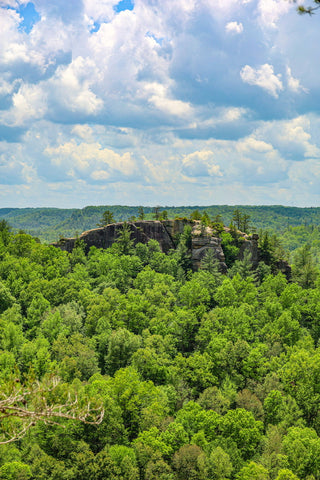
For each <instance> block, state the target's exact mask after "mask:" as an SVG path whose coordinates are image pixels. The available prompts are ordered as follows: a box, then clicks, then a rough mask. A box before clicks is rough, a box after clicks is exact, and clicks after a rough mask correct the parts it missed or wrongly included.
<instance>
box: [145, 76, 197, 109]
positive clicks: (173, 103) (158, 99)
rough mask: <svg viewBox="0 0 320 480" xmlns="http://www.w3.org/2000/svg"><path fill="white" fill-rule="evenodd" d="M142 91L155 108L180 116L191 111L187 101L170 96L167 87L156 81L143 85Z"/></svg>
mask: <svg viewBox="0 0 320 480" xmlns="http://www.w3.org/2000/svg"><path fill="white" fill-rule="evenodd" d="M144 92H145V94H146V96H147V99H148V101H149V102H150V103H151V104H153V105H154V106H155V107H156V108H157V109H159V110H161V111H163V112H165V113H168V114H170V115H176V116H178V117H180V116H185V115H190V114H191V112H192V109H191V106H190V104H189V103H188V102H182V101H181V100H175V99H173V98H170V96H169V92H168V88H167V87H165V86H164V85H161V84H159V83H156V82H153V83H147V84H146V85H145V86H144Z"/></svg>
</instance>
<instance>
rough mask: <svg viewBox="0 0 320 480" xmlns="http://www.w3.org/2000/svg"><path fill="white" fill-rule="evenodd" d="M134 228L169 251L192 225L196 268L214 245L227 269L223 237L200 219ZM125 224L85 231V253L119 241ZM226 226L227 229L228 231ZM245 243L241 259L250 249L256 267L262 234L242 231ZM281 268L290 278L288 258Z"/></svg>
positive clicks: (67, 245) (134, 233)
mask: <svg viewBox="0 0 320 480" xmlns="http://www.w3.org/2000/svg"><path fill="white" fill-rule="evenodd" d="M127 225H128V226H129V228H130V230H131V238H132V240H134V243H135V244H136V243H148V242H149V240H157V241H158V242H159V244H160V247H161V249H162V251H163V252H165V253H167V252H168V251H169V250H170V249H172V248H175V247H176V245H175V241H176V238H177V236H178V235H179V234H181V233H182V232H183V230H184V227H185V226H186V225H190V226H192V249H191V253H192V263H193V269H194V270H198V268H199V266H200V263H201V260H202V258H203V257H204V255H205V253H206V251H207V250H208V249H213V251H214V254H215V257H216V258H217V260H218V262H219V269H220V271H221V272H223V273H226V272H227V270H228V269H227V265H226V263H225V256H224V252H223V248H222V246H221V239H220V238H218V237H214V236H213V232H212V230H211V229H210V228H209V227H206V228H203V227H202V228H201V226H200V222H191V221H189V220H187V219H177V220H165V221H162V222H160V221H156V220H152V221H137V222H127ZM122 228H123V222H119V223H112V224H110V225H106V226H105V227H100V228H95V229H93V230H88V231H87V232H83V233H82V234H81V235H80V237H79V240H83V242H84V243H85V246H86V253H87V252H88V251H89V249H90V247H92V246H95V247H97V248H109V247H111V245H112V244H113V243H114V242H115V241H116V239H117V236H118V232H119V231H121V229H122ZM228 230H229V229H228V228H225V231H228ZM241 236H242V238H243V239H242V244H241V248H240V252H239V258H240V259H242V258H243V255H244V253H245V252H246V251H249V252H250V254H251V258H252V263H253V266H254V267H256V266H257V265H258V263H259V248H258V240H259V236H258V235H257V234H253V235H252V236H248V235H246V234H241ZM75 243H76V239H75V238H66V239H62V240H60V241H59V242H57V243H55V244H53V245H54V246H55V247H58V248H60V249H61V250H65V251H67V252H72V250H73V248H74V246H75ZM279 270H280V271H282V272H283V273H284V274H285V275H286V276H287V278H288V279H290V274H291V269H290V266H289V265H288V264H287V263H286V262H281V265H280V264H279Z"/></svg>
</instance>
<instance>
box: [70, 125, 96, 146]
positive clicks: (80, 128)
mask: <svg viewBox="0 0 320 480" xmlns="http://www.w3.org/2000/svg"><path fill="white" fill-rule="evenodd" d="M71 133H74V134H75V135H77V136H78V137H80V138H82V139H83V140H86V141H87V142H91V141H92V138H93V136H92V134H93V130H92V128H91V127H89V125H75V126H74V127H73V129H72V130H71Z"/></svg>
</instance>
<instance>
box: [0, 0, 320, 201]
mask: <svg viewBox="0 0 320 480" xmlns="http://www.w3.org/2000/svg"><path fill="white" fill-rule="evenodd" d="M0 23H1V26H2V28H1V31H0V45H1V48H0V199H1V204H2V206H43V205H44V206H61V207H67V206H69V207H73V206H85V205H88V204H110V203H122V204H123V203H127V204H151V205H155V204H167V205H170V204H171V205H179V204H187V203H189V204H198V205H199V204H219V203H221V204H235V203H237V204H244V203H247V204H270V203H271V204H287V205H301V206H309V205H319V203H320V202H319V193H318V191H319V189H318V190H317V188H318V186H319V184H320V171H319V168H318V165H319V163H318V162H319V155H320V136H319V133H318V132H319V122H320V120H319V111H318V110H319V104H320V103H319V101H318V97H319V96H320V92H319V89H320V87H319V82H318V78H319V73H320V71H319V70H320V65H319V62H318V61H317V56H316V50H315V49H314V43H315V41H316V40H317V38H318V18H316V17H313V18H305V17H303V18H301V17H299V16H298V15H297V14H296V12H295V7H294V5H292V4H291V3H290V2H288V1H286V0H251V1H247V0H241V1H238V0H237V1H236V0H227V1H226V0H224V1H222V0H197V1H196V0H162V1H160V0H135V1H134V2H133V1H129V0H128V1H127V0H126V1H121V2H119V1H117V0H70V1H69V2H67V3H66V2H65V1H63V0H56V1H55V2H48V1H47V0H33V1H32V2H28V1H27V0H0ZM292 32H294V35H293V34H292ZM301 45H302V46H303V48H302V49H301ZM311 66H312V68H311Z"/></svg>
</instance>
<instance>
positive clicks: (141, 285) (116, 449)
mask: <svg viewBox="0 0 320 480" xmlns="http://www.w3.org/2000/svg"><path fill="white" fill-rule="evenodd" d="M0 226H1V228H0V230H1V233H0V349H1V350H0V364H1V369H0V375H1V387H0V434H1V436H0V478H1V479H10V480H13V479H20V480H24V479H31V480H63V479H66V480H100V479H101V480H104V479H110V480H140V479H143V480H188V479H190V480H191V479H193V480H211V479H212V480H213V479H216V480H223V479H235V480H254V479H259V480H286V479H287V480H288V479H291V480H297V479H300V480H312V479H320V461H319V459H320V416H319V401H320V390H319V378H320V350H319V346H318V344H319V338H320V327H319V325H320V323H319V322H320V281H319V277H318V270H317V268H316V266H315V265H314V261H313V257H312V255H311V253H310V249H308V248H304V249H302V250H299V251H298V252H299V255H298V254H297V255H296V257H295V263H294V265H293V280H294V282H292V283H288V282H287V280H286V278H285V277H284V276H283V275H282V274H280V273H279V274H276V275H274V274H272V273H270V272H271V268H270V266H268V265H267V263H268V258H270V257H271V256H272V255H271V254H272V251H271V250H269V249H270V248H271V246H270V245H271V244H270V243H269V244H268V243H265V244H264V251H263V254H264V259H265V262H260V264H259V266H258V268H257V270H255V271H252V269H251V264H250V262H248V261H247V260H248V259H244V260H233V263H232V264H231V263H230V264H229V267H230V268H229V274H228V275H222V274H221V273H219V271H218V269H217V265H216V262H215V260H214V258H212V257H210V255H207V256H205V257H204V259H203V261H202V264H201V268H200V270H199V271H197V272H192V271H191V270H190V258H189V252H188V245H187V236H186V235H181V238H180V243H179V245H178V247H177V249H176V250H174V251H172V252H170V253H169V254H168V255H165V254H164V253H162V252H161V251H160V249H159V246H158V244H157V243H156V242H155V241H151V242H149V244H148V245H143V244H138V245H136V246H135V247H134V246H133V245H132V242H131V240H130V238H128V236H126V235H121V234H120V235H119V237H118V239H117V241H116V242H115V243H114V244H113V246H112V247H111V248H110V249H108V250H99V249H97V248H94V247H92V248H91V250H90V252H89V254H88V256H86V255H85V254H84V251H83V245H82V244H81V242H78V245H77V247H76V248H75V249H74V250H73V252H72V253H71V254H68V253H67V252H63V251H61V250H59V249H57V248H54V247H52V246H46V245H43V244H40V243H39V242H38V241H37V240H35V239H33V238H32V237H31V236H29V235H27V234H24V233H20V234H13V233H11V232H10V230H9V229H8V228H7V227H8V226H7V224H6V222H1V224H0ZM230 258H231V257H230ZM230 262H231V260H230ZM102 414H104V416H103V420H102V421H101V422H100V420H101V418H100V417H101V415H102ZM92 423H94V424H92Z"/></svg>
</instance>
